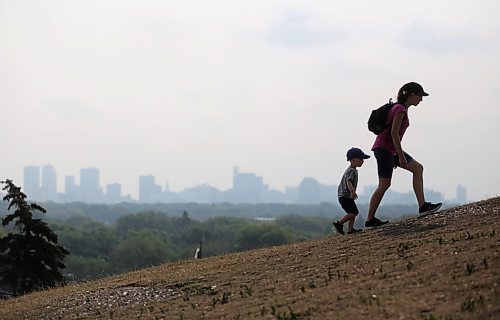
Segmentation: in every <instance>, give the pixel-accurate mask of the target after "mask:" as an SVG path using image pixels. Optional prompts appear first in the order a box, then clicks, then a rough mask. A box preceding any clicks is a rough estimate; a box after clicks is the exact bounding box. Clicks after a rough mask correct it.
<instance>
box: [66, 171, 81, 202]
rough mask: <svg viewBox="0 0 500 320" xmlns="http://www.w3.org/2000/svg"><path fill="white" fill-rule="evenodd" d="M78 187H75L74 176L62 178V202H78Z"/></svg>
mask: <svg viewBox="0 0 500 320" xmlns="http://www.w3.org/2000/svg"><path fill="white" fill-rule="evenodd" d="M78 200H81V199H78V186H77V185H76V178H75V176H65V177H64V196H63V202H73V201H78Z"/></svg>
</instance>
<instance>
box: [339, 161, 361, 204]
mask: <svg viewBox="0 0 500 320" xmlns="http://www.w3.org/2000/svg"><path fill="white" fill-rule="evenodd" d="M349 180H351V183H352V186H353V187H354V190H356V188H357V187H358V170H356V168H351V167H350V166H349V167H348V168H347V169H346V170H345V172H344V175H343V176H342V180H340V184H339V189H338V192H337V194H338V196H339V198H340V197H343V198H348V199H351V191H349V188H348V187H347V181H349Z"/></svg>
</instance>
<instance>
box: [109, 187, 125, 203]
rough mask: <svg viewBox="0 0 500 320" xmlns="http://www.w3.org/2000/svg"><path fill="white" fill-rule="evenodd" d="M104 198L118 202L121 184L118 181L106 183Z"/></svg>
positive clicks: (120, 195) (120, 197)
mask: <svg viewBox="0 0 500 320" xmlns="http://www.w3.org/2000/svg"><path fill="white" fill-rule="evenodd" d="M106 200H107V202H111V203H118V202H120V201H121V200H122V186H121V184H119V183H108V184H107V185H106Z"/></svg>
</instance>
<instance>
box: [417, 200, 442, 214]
mask: <svg viewBox="0 0 500 320" xmlns="http://www.w3.org/2000/svg"><path fill="white" fill-rule="evenodd" d="M442 205H443V204H442V203H441V202H439V203H431V202H425V203H424V205H423V206H421V207H420V209H418V213H419V214H420V216H421V217H423V216H426V215H428V214H431V213H434V212H436V211H438V210H439V208H441V206H442Z"/></svg>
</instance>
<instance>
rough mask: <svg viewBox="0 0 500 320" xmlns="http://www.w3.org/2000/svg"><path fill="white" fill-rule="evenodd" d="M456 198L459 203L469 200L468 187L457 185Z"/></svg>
mask: <svg viewBox="0 0 500 320" xmlns="http://www.w3.org/2000/svg"><path fill="white" fill-rule="evenodd" d="M456 200H457V203H458V204H463V203H466V202H467V189H466V188H465V187H464V186H462V185H459V186H457V199H456Z"/></svg>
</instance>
